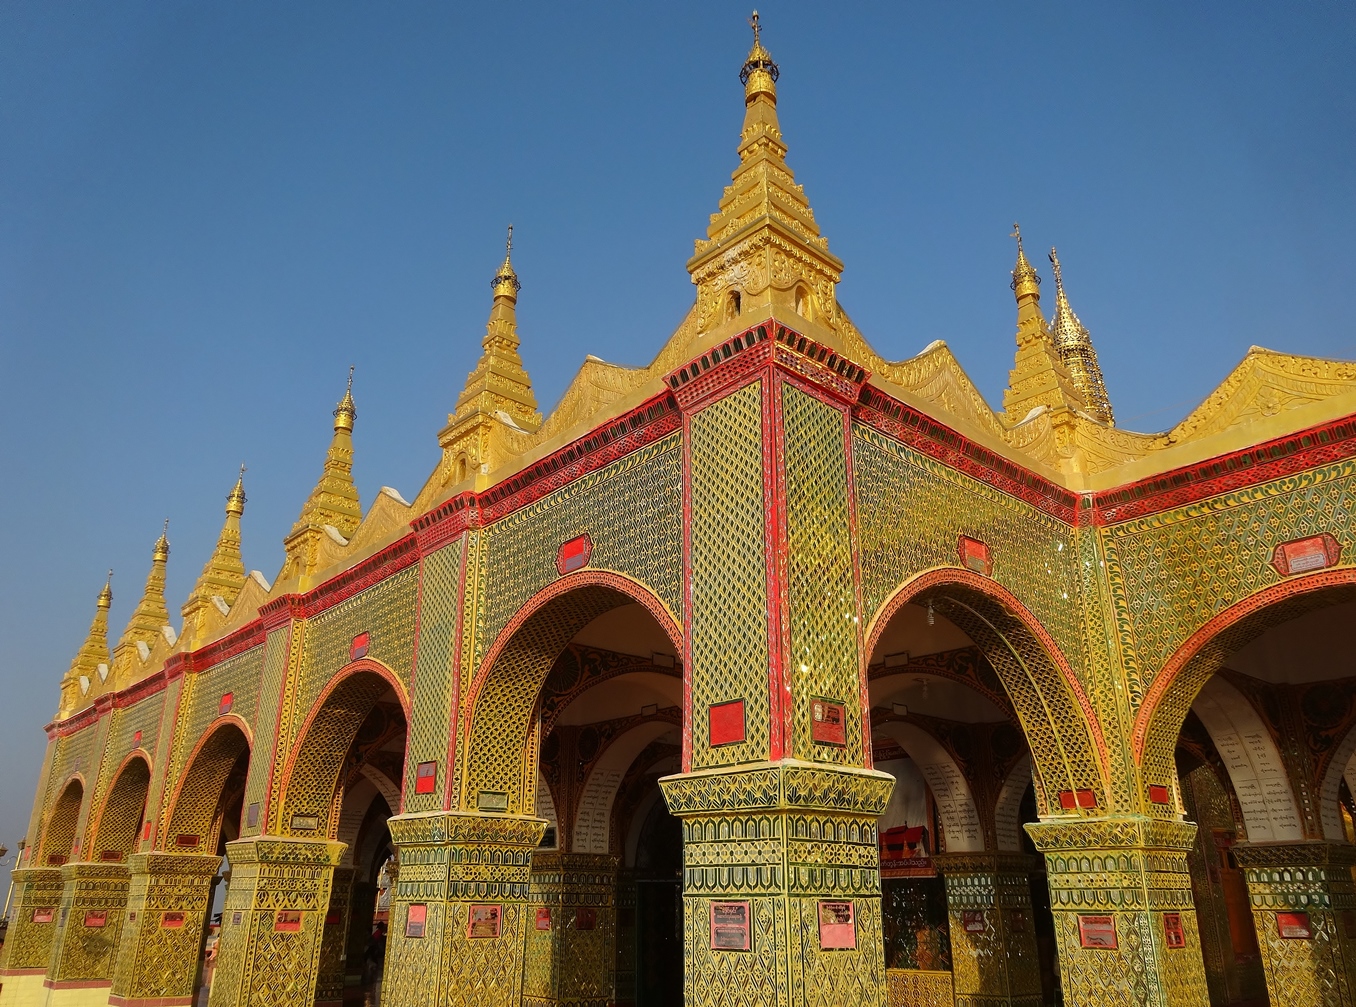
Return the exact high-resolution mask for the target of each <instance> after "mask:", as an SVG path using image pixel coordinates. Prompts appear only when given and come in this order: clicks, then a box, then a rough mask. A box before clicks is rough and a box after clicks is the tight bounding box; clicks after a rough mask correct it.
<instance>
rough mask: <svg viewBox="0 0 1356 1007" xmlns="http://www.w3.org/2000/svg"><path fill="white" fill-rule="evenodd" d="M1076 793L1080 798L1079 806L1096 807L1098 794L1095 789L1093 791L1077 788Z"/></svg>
mask: <svg viewBox="0 0 1356 1007" xmlns="http://www.w3.org/2000/svg"><path fill="white" fill-rule="evenodd" d="M1074 794H1075V795H1076V796H1077V798H1078V806H1079V807H1080V808H1095V807H1097V795H1096V793H1094V792H1093V791H1091V790H1076V791H1074Z"/></svg>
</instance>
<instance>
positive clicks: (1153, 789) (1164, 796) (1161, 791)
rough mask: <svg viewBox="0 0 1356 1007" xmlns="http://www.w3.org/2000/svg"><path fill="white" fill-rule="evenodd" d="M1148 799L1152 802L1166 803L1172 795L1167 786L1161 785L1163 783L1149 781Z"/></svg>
mask: <svg viewBox="0 0 1356 1007" xmlns="http://www.w3.org/2000/svg"><path fill="white" fill-rule="evenodd" d="M1149 800H1150V801H1152V802H1153V803H1154V804H1167V803H1168V802H1169V801H1171V800H1172V796H1171V795H1170V794H1169V793H1168V788H1167V787H1165V786H1163V784H1161V783H1151V784H1149Z"/></svg>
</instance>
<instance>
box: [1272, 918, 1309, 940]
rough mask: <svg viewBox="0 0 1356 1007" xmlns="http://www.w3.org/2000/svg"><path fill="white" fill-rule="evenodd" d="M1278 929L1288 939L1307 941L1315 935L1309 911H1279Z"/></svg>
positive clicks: (1284, 938) (1283, 937) (1282, 936)
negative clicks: (1310, 923)
mask: <svg viewBox="0 0 1356 1007" xmlns="http://www.w3.org/2000/svg"><path fill="white" fill-rule="evenodd" d="M1276 931H1277V932H1278V933H1279V934H1280V935H1281V938H1282V939H1283V940H1287V941H1307V940H1311V939H1312V938H1313V936H1314V931H1313V928H1312V927H1310V926H1309V914H1308V913H1277V914H1276Z"/></svg>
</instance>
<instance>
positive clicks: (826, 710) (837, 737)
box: [810, 699, 847, 745]
mask: <svg viewBox="0 0 1356 1007" xmlns="http://www.w3.org/2000/svg"><path fill="white" fill-rule="evenodd" d="M810 737H811V739H813V741H814V742H815V744H817V745H846V744H847V710H846V708H845V707H844V706H843V704H842V703H835V702H834V701H833V700H831V699H815V700H811V702H810Z"/></svg>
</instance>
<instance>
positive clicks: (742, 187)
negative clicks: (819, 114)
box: [687, 11, 843, 331]
mask: <svg viewBox="0 0 1356 1007" xmlns="http://www.w3.org/2000/svg"><path fill="white" fill-rule="evenodd" d="M749 23H750V25H751V26H752V27H753V48H752V49H750V50H749V55H748V57H747V58H746V59H745V60H744V65H743V67H742V68H741V69H740V71H739V79H740V81H741V82H742V83H743V85H744V129H743V132H742V133H741V134H740V143H739V167H738V168H736V169H735V172H734V175H733V176H732V184H731V185H729V186H728V187H727V188H726V189H725V193H724V195H723V196H722V197H721V200H720V210H719V212H717V213H715V214H713V215H712V217H711V223H710V226H709V227H708V228H707V230H706V239H705V240H698V241H697V243H696V254H695V255H693V257H692V258H691V259H690V260H688V264H687V271H688V272H689V273H690V274H692V282H693V283H695V284H696V285H697V316H698V320H697V325H698V329H699V330H700V331H706V330H708V329H711V328H712V327H714V326H716V325H719V324H721V323H722V322H726V321H730V320H732V319H736V318H739V317H740V316H744V315H749V314H750V312H754V311H756V312H758V318H755V317H753V316H752V315H750V317H749V318H747V319H745V320H746V321H756V320H759V318H765V317H767V315H766V314H765V313H764V309H770V308H773V307H779V308H782V309H784V310H786V311H787V312H794V313H796V314H799V315H800V316H801V317H803V318H805V319H807V320H809V321H814V322H818V323H820V324H821V325H824V326H825V327H827V328H829V329H833V328H834V327H835V326H836V325H837V320H838V305H837V300H836V298H835V295H834V290H835V285H836V284H837V283H838V280H839V277H840V276H841V275H842V272H843V263H842V261H841V260H839V259H838V258H836V257H835V256H833V255H831V254H830V253H829V243H828V240H827V239H826V238H824V237H823V236H822V235H820V233H819V225H818V224H816V223H815V216H814V211H813V210H811V209H810V203H809V200H807V199H806V198H805V190H804V188H802V187H801V186H799V185H797V184H796V181H795V176H794V175H793V174H792V171H791V169H790V168H789V167H787V164H786V160H785V158H786V144H785V143H783V142H782V131H781V125H780V123H779V122H778V120H777V78H778V77H779V76H780V74H781V71H780V69H779V68H778V66H777V64H776V63H775V62H774V61H773V59H772V54H771V53H770V52H768V50H767V48H766V47H765V46H764V45H763V39H762V23H761V22H760V20H759V18H758V12H757V11H754V12H753V18H752V19H751V20H750V22H749Z"/></svg>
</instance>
